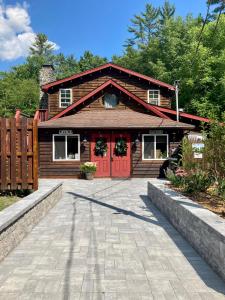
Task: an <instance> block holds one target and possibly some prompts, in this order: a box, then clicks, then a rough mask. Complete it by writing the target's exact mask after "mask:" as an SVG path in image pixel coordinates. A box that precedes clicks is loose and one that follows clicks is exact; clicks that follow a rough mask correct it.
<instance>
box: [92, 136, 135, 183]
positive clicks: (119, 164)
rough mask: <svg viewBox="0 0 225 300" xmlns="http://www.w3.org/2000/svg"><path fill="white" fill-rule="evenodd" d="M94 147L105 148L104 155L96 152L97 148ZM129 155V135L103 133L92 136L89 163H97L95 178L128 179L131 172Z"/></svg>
mask: <svg viewBox="0 0 225 300" xmlns="http://www.w3.org/2000/svg"><path fill="white" fill-rule="evenodd" d="M96 145H98V146H100V148H101V149H102V150H103V149H105V147H106V148H107V151H106V152H105V153H103V152H102V151H99V152H98V150H99V147H97V148H96ZM118 146H120V147H118ZM96 150H97V151H96ZM123 150H125V151H123ZM130 155H131V152H130V135H129V134H126V133H112V134H108V133H103V134H93V135H92V139H91V161H92V162H96V163H97V171H96V173H95V177H118V178H123V177H129V176H130V170H131V166H130V164H131V161H130Z"/></svg>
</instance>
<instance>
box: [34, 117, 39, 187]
mask: <svg viewBox="0 0 225 300" xmlns="http://www.w3.org/2000/svg"><path fill="white" fill-rule="evenodd" d="M37 124H38V121H37V120H33V189H34V190H37V189H38V128H37Z"/></svg>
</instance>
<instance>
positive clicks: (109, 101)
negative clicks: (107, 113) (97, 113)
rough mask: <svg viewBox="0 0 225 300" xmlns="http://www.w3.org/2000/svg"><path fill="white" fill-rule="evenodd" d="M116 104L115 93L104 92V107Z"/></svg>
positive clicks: (111, 106)
mask: <svg viewBox="0 0 225 300" xmlns="http://www.w3.org/2000/svg"><path fill="white" fill-rule="evenodd" d="M117 104H118V98H117V96H116V95H115V94H105V96H104V105H105V108H114V107H115V106H117Z"/></svg>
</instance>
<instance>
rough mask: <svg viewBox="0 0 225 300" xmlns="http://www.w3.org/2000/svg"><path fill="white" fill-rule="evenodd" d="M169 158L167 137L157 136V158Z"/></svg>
mask: <svg viewBox="0 0 225 300" xmlns="http://www.w3.org/2000/svg"><path fill="white" fill-rule="evenodd" d="M166 157H167V136H156V158H160V159H161V158H166Z"/></svg>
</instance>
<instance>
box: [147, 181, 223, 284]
mask: <svg viewBox="0 0 225 300" xmlns="http://www.w3.org/2000/svg"><path fill="white" fill-rule="evenodd" d="M148 196H149V198H150V200H151V201H152V202H153V203H154V205H155V206H157V207H158V208H159V210H160V211H161V212H162V213H163V214H164V215H165V216H166V217H167V218H168V219H169V220H170V222H171V223H172V224H173V225H174V227H175V228H176V229H177V230H178V231H179V232H180V233H181V234H182V235H183V236H184V237H185V238H186V239H187V240H188V241H189V243H190V244H191V245H192V246H193V248H195V250H196V251H197V252H198V253H199V254H200V255H201V256H202V257H203V258H204V259H205V260H206V261H207V262H208V264H209V265H210V266H211V267H212V268H213V269H214V270H215V271H216V272H217V273H218V274H219V275H220V276H221V277H222V278H223V280H225V220H224V219H222V218H220V217H219V216H217V215H216V214H214V213H212V212H210V211H209V210H207V209H205V208H203V207H202V206H200V205H198V204H197V203H195V202H193V201H191V200H190V199H188V198H187V197H184V196H182V195H180V194H179V193H177V192H175V191H173V190H171V189H170V188H168V187H167V186H166V185H165V182H163V181H151V182H149V183H148Z"/></svg>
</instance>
